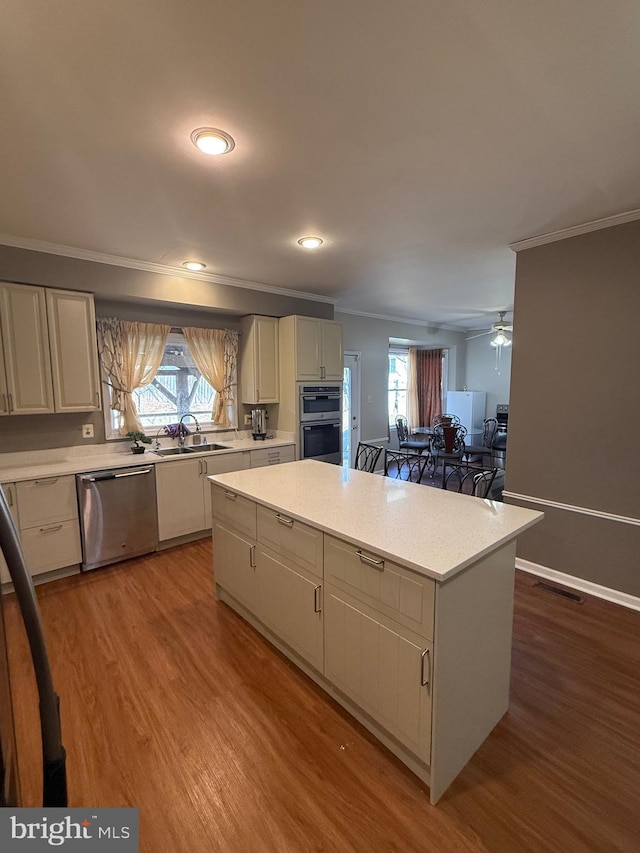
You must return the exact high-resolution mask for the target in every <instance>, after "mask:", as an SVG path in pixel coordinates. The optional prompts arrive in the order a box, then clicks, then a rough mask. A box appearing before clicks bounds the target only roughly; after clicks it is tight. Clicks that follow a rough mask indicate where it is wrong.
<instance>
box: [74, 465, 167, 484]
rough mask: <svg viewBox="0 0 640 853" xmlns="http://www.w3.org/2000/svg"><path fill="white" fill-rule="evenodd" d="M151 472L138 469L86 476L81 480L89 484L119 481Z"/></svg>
mask: <svg viewBox="0 0 640 853" xmlns="http://www.w3.org/2000/svg"><path fill="white" fill-rule="evenodd" d="M151 471H152V469H151V468H138V469H136V470H135V471H104V472H103V473H101V474H99V473H96V474H90V475H84V476H81V477H80V479H81V480H85V481H87V482H89V483H96V482H99V481H100V480H118V479H119V478H120V477H137V476H138V475H139V474H150V473H151Z"/></svg>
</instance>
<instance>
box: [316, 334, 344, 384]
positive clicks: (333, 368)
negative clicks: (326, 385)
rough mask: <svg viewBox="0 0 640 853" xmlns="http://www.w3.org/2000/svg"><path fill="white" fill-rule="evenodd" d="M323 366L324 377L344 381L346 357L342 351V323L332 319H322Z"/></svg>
mask: <svg viewBox="0 0 640 853" xmlns="http://www.w3.org/2000/svg"><path fill="white" fill-rule="evenodd" d="M321 328H322V366H323V367H324V372H323V379H337V380H340V381H342V379H343V376H344V357H343V353H342V324H341V323H334V322H333V321H331V320H323V321H322V327H321Z"/></svg>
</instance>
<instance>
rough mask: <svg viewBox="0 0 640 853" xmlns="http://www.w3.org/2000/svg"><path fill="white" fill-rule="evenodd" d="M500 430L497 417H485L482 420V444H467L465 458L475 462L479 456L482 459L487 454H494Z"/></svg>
mask: <svg viewBox="0 0 640 853" xmlns="http://www.w3.org/2000/svg"><path fill="white" fill-rule="evenodd" d="M497 431H498V421H497V420H496V418H485V419H484V421H483V422H482V444H467V445H465V449H464V458H465V459H466V461H467V462H473V461H474V460H476V459H477V458H478V457H480V460H482V459H483V458H484V457H485V456H492V455H493V454H492V451H493V447H494V441H495V438H496V433H497Z"/></svg>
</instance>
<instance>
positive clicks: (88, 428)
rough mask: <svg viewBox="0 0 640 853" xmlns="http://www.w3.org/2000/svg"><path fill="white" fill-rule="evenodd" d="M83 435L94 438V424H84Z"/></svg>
mask: <svg viewBox="0 0 640 853" xmlns="http://www.w3.org/2000/svg"><path fill="white" fill-rule="evenodd" d="M82 437H83V438H93V424H82Z"/></svg>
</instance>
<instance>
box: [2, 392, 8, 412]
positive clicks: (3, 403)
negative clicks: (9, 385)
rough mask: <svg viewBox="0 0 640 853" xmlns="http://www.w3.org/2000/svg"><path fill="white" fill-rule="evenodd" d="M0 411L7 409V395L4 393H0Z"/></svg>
mask: <svg viewBox="0 0 640 853" xmlns="http://www.w3.org/2000/svg"><path fill="white" fill-rule="evenodd" d="M2 411H3V412H6V411H7V395H6V394H3V395H2Z"/></svg>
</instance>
